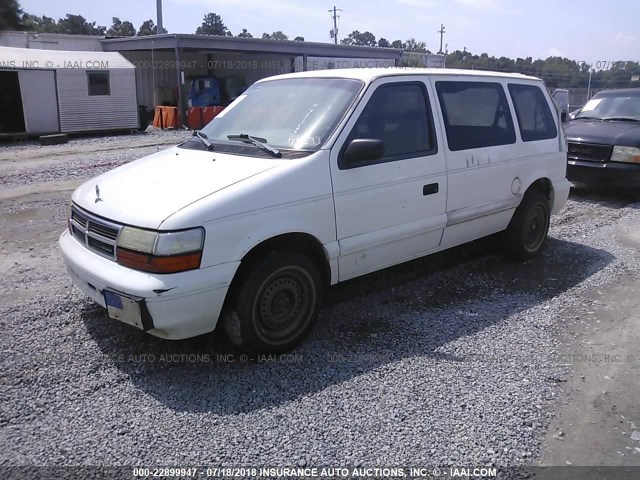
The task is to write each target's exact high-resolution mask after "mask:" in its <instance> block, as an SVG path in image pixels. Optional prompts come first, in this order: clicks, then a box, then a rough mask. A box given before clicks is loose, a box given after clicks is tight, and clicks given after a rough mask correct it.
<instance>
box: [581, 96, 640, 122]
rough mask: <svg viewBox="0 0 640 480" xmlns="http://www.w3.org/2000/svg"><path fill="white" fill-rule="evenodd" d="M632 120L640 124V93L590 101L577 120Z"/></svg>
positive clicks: (597, 98)
mask: <svg viewBox="0 0 640 480" xmlns="http://www.w3.org/2000/svg"><path fill="white" fill-rule="evenodd" d="M580 118H584V119H597V120H630V121H637V122H640V93H636V94H633V93H629V92H624V93H622V92H621V93H616V94H614V93H608V94H604V95H596V96H595V97H593V98H592V99H591V100H589V101H588V102H587V103H586V104H585V106H584V107H582V110H580V113H579V114H578V115H577V116H576V119H580Z"/></svg>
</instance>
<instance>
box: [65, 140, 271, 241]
mask: <svg viewBox="0 0 640 480" xmlns="http://www.w3.org/2000/svg"><path fill="white" fill-rule="evenodd" d="M281 163H282V161H280V160H277V159H271V158H258V157H256V158H254V157H244V156H242V157H241V156H237V155H225V154H219V153H215V152H205V151H200V150H191V149H189V150H188V149H182V148H177V147H172V148H169V149H167V150H164V151H162V152H159V153H156V154H153V155H150V156H148V157H144V158H141V159H140V160H136V161H134V162H131V163H129V164H126V165H123V166H121V167H118V168H116V169H114V170H111V171H109V172H107V173H104V174H102V175H100V176H98V177H95V178H93V179H91V180H89V181H87V182H85V183H84V184H82V185H81V186H80V187H78V189H77V190H76V191H75V192H74V193H73V196H72V199H73V202H74V203H76V204H77V205H78V206H80V207H81V208H84V209H85V210H88V211H89V212H91V213H93V214H95V215H98V216H101V217H104V218H106V219H110V220H113V221H115V222H118V223H123V224H126V225H133V226H138V227H143V228H152V229H155V228H159V227H160V225H161V224H162V222H163V221H164V220H165V219H166V218H167V217H169V216H171V215H172V214H174V213H176V212H177V211H179V210H181V209H182V208H184V207H186V206H188V205H190V204H192V203H194V202H196V201H198V200H200V199H201V198H204V197H206V196H208V195H211V194H213V193H215V192H218V191H220V190H223V189H225V188H227V187H229V186H231V185H233V184H236V183H238V182H241V181H243V180H245V179H247V178H249V177H253V176H255V175H258V174H260V173H262V172H264V171H266V170H269V169H271V168H274V167H276V166H278V165H279V164H281Z"/></svg>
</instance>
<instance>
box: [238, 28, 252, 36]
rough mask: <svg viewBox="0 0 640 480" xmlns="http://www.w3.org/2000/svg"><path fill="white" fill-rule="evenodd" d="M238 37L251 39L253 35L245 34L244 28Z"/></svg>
mask: <svg viewBox="0 0 640 480" xmlns="http://www.w3.org/2000/svg"><path fill="white" fill-rule="evenodd" d="M238 36H239V37H240V38H253V35H251V34H250V33H249V32H247V29H246V28H243V29H242V31H241V32H240V33H239V34H238Z"/></svg>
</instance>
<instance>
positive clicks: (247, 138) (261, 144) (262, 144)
mask: <svg viewBox="0 0 640 480" xmlns="http://www.w3.org/2000/svg"><path fill="white" fill-rule="evenodd" d="M227 138H228V139H229V140H235V141H238V142H244V143H250V144H251V145H253V146H255V147H258V148H261V149H262V150H264V151H265V152H268V153H269V154H271V155H273V156H274V157H276V158H280V157H282V153H281V152H280V150H278V149H277V148H274V147H272V146H271V145H267V139H266V138H260V137H253V136H251V135H247V134H246V133H241V134H240V135H227Z"/></svg>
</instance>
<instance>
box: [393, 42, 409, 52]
mask: <svg viewBox="0 0 640 480" xmlns="http://www.w3.org/2000/svg"><path fill="white" fill-rule="evenodd" d="M391 46H392V47H393V48H399V49H401V50H404V49H405V47H406V45H405V43H404V42H403V41H402V40H394V41H393V42H391Z"/></svg>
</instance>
